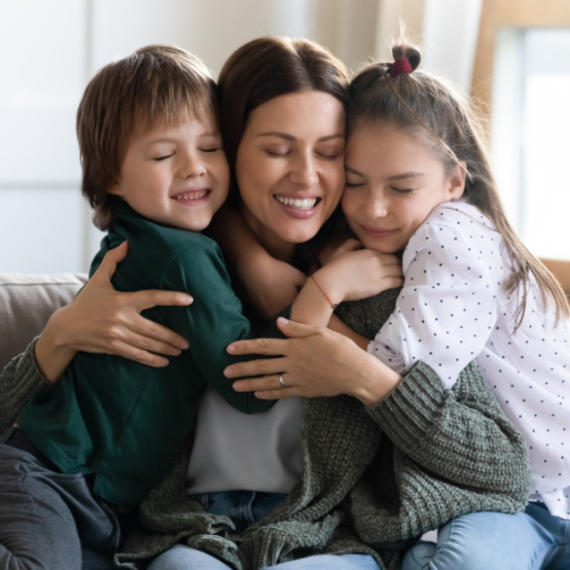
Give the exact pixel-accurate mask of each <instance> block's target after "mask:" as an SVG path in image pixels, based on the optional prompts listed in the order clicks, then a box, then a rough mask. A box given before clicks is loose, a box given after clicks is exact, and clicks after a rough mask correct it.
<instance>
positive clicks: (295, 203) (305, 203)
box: [275, 196, 317, 210]
mask: <svg viewBox="0 0 570 570" xmlns="http://www.w3.org/2000/svg"><path fill="white" fill-rule="evenodd" d="M275 199H276V200H277V201H278V202H279V203H280V204H283V205H284V206H291V207H293V208H299V209H300V210H310V209H311V208H314V207H315V204H316V203H317V198H304V199H300V198H285V197H284V196H275Z"/></svg>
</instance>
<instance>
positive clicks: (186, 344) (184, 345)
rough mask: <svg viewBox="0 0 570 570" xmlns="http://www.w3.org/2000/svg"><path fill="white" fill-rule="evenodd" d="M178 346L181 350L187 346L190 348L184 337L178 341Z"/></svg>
mask: <svg viewBox="0 0 570 570" xmlns="http://www.w3.org/2000/svg"><path fill="white" fill-rule="evenodd" d="M180 348H181V349H182V350H186V349H187V348H190V343H189V342H188V341H187V340H186V339H183V340H182V342H181V343H180Z"/></svg>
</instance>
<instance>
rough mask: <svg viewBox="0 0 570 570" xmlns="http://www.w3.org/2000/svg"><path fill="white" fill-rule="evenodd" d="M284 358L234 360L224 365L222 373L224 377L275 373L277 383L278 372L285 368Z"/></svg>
mask: <svg viewBox="0 0 570 570" xmlns="http://www.w3.org/2000/svg"><path fill="white" fill-rule="evenodd" d="M285 366H286V365H285V358H268V359H260V360H248V361H244V362H235V363H234V364H230V366H226V368H225V370H224V375H225V376H226V378H242V377H246V376H267V375H268V374H273V375H277V376H276V378H277V383H279V374H281V373H282V372H283V370H284V368H285Z"/></svg>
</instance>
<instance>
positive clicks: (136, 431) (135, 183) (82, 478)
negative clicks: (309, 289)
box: [0, 45, 272, 568]
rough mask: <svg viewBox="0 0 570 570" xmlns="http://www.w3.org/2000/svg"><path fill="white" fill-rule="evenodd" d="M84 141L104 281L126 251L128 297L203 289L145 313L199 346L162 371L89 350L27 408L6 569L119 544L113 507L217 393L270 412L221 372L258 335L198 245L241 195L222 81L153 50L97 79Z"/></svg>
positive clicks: (10, 492)
mask: <svg viewBox="0 0 570 570" xmlns="http://www.w3.org/2000/svg"><path fill="white" fill-rule="evenodd" d="M77 134H78V139H79V146H80V151H81V160H82V168H83V183H82V188H83V193H84V194H85V196H86V197H87V198H88V199H89V201H90V203H91V205H92V206H93V207H94V210H95V216H94V219H95V222H96V224H97V225H98V227H100V228H101V229H103V230H108V234H107V236H106V237H105V238H104V239H103V241H102V247H101V250H100V252H99V253H98V254H97V256H96V257H95V260H94V262H93V265H92V271H94V270H95V269H96V268H97V266H98V265H99V263H100V261H101V259H102V257H103V256H104V254H105V253H106V252H107V251H108V250H109V249H110V248H114V247H116V246H118V245H119V244H120V243H122V242H124V241H125V240H127V241H128V242H129V246H130V250H129V253H128V255H127V257H126V258H125V260H124V261H123V262H122V263H121V264H120V266H119V267H118V269H117V271H116V272H115V275H114V278H113V284H114V286H115V287H116V288H117V289H120V290H123V291H135V290H139V289H149V288H159V289H172V290H175V291H187V292H188V293H190V294H191V295H192V296H193V298H194V303H193V304H192V305H191V306H190V307H189V308H186V307H156V308H153V309H149V310H148V311H146V316H147V317H148V318H149V319H151V320H154V321H156V322H159V323H161V324H164V325H166V326H167V327H169V328H172V329H174V330H175V331H177V332H178V333H179V334H181V335H182V336H184V337H185V338H186V339H188V340H189V343H190V348H189V349H188V350H187V351H185V352H184V353H183V354H182V355H181V356H179V357H177V358H175V359H173V360H172V361H171V362H170V365H169V366H167V367H164V368H150V367H147V366H144V365H142V364H139V363H136V362H134V361H130V360H126V359H123V358H120V357H116V356H108V355H97V354H86V353H80V354H78V355H77V356H76V357H75V359H74V360H73V362H72V364H71V365H70V366H69V368H68V369H67V370H66V372H65V373H64V375H63V377H62V378H61V380H60V381H59V382H58V383H57V384H56V385H55V386H54V387H53V389H51V390H50V391H48V392H45V393H43V394H41V395H39V396H37V397H36V398H34V399H33V400H32V401H31V402H29V403H28V405H27V406H26V407H25V408H24V410H23V412H22V414H21V416H20V417H19V419H18V426H19V428H18V429H17V430H16V432H15V434H13V435H12V436H11V437H10V438H9V440H8V442H7V445H2V446H0V463H2V465H3V468H4V469H3V471H4V473H3V474H2V476H1V477H0V494H1V496H2V502H4V503H5V504H6V507H5V508H8V505H10V508H11V509H12V510H11V512H13V514H14V516H13V520H11V521H10V525H9V526H10V528H8V525H6V524H5V523H4V522H2V523H0V524H1V527H0V543H1V544H2V545H3V547H4V548H3V547H2V546H0V566H2V564H1V561H2V560H3V558H2V556H5V555H6V554H2V552H1V551H2V550H8V551H9V552H8V555H9V556H12V558H13V559H14V558H16V559H17V558H20V559H21V560H22V562H24V560H26V561H28V563H31V561H32V560H36V561H37V560H39V561H41V562H42V564H45V566H44V565H42V566H41V567H42V568H44V567H45V568H80V567H81V546H82V545H83V546H87V547H92V548H97V549H99V550H101V549H105V548H106V549H109V550H112V549H113V548H114V547H116V544H117V540H118V525H117V521H116V517H115V515H114V513H113V511H112V509H110V508H108V504H107V503H109V504H111V505H114V506H117V507H121V508H127V509H129V508H131V507H133V506H135V505H136V504H137V502H138V501H139V500H140V499H141V498H142V496H143V495H144V494H145V493H146V491H147V490H148V488H149V487H150V485H151V484H152V483H153V482H154V481H155V480H156V479H157V478H158V477H159V476H160V475H161V474H162V473H163V472H164V471H165V470H166V469H167V468H168V467H169V465H170V463H171V462H172V460H173V459H174V458H175V456H176V454H177V452H178V451H179V449H180V448H181V446H182V442H183V440H184V439H185V438H186V436H187V435H188V434H189V432H190V431H191V430H192V428H193V427H194V425H195V420H196V411H197V407H198V402H199V396H200V394H201V392H202V390H203V388H204V387H205V385H206V384H210V385H211V386H213V387H214V388H215V389H216V390H217V391H218V392H219V393H220V395H221V396H222V397H224V398H225V399H226V400H227V401H228V402H229V403H230V404H232V405H233V406H234V407H236V408H237V409H239V410H241V411H243V412H247V413H252V412H258V411H261V410H264V409H267V408H268V407H269V406H270V405H271V404H272V402H267V401H263V400H259V399H257V398H255V397H254V396H253V395H252V394H240V393H238V392H235V391H234V390H233V389H232V382H231V381H230V380H228V379H226V378H225V377H224V375H223V370H224V368H225V367H226V366H227V365H228V364H229V363H230V361H231V360H235V357H233V358H231V357H230V356H229V355H228V354H227V352H226V350H225V348H226V346H227V345H228V344H229V343H230V342H231V341H233V340H236V339H238V338H245V337H248V336H249V335H250V326H249V322H248V321H247V319H245V317H244V316H243V314H242V312H241V304H240V302H239V300H238V299H237V297H236V296H235V295H234V293H233V291H232V289H231V286H230V281H229V277H228V274H227V272H226V268H225V265H224V261H223V259H222V255H221V252H220V250H219V248H218V246H217V244H216V243H215V242H214V241H212V240H211V239H209V238H207V237H205V236H203V235H201V234H200V232H201V231H202V230H203V229H204V228H206V227H207V226H208V224H209V223H210V221H211V219H212V216H213V215H214V213H215V212H216V211H217V210H218V208H219V207H220V206H221V205H222V203H223V202H224V200H225V199H226V196H227V192H228V185H229V169H228V165H227V162H226V158H225V155H224V153H223V150H222V143H221V138H220V134H219V125H218V114H217V103H216V88H215V84H214V81H213V80H212V78H211V76H210V74H209V72H208V70H207V69H206V68H205V66H204V65H203V64H202V63H201V62H200V61H199V60H198V59H196V58H195V57H193V56H192V55H190V54H188V53H187V52H185V51H183V50H180V49H178V48H175V47H169V46H158V45H157V46H148V47H145V48H142V49H139V50H137V51H136V52H135V53H134V54H132V55H130V56H128V57H126V58H124V59H122V60H120V61H118V62H115V63H111V64H109V65H107V66H106V67H104V68H103V69H102V70H101V71H100V72H99V73H98V74H97V75H96V76H95V77H94V78H93V79H92V81H91V82H90V83H89V85H88V86H87V89H86V91H85V93H84V95H83V99H82V101H81V103H80V106H79V110H78V114H77ZM28 452H29V453H28ZM2 520H5V517H4V518H3V519H2ZM5 526H6V528H4V527H5ZM2 567H3V566H2ZM33 567H34V568H35V567H36V566H33Z"/></svg>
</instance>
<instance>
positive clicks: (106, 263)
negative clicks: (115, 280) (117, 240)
mask: <svg viewBox="0 0 570 570" xmlns="http://www.w3.org/2000/svg"><path fill="white" fill-rule="evenodd" d="M128 251H129V244H128V242H126V241H124V242H123V243H122V244H121V245H118V246H117V247H115V248H114V249H111V250H109V251H108V252H107V253H106V254H105V257H104V258H103V261H101V265H100V266H99V267H98V269H97V271H95V273H94V274H93V277H92V279H93V278H95V277H96V276H97V275H99V276H101V277H104V278H105V279H108V280H109V281H110V280H111V277H113V273H115V269H117V265H118V264H119V263H120V262H121V261H123V259H125V256H126V255H127V252H128Z"/></svg>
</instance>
